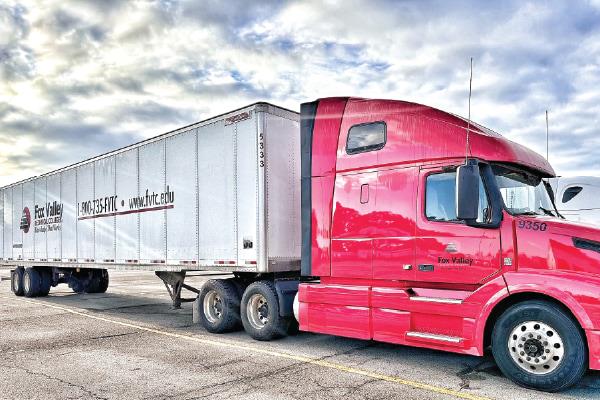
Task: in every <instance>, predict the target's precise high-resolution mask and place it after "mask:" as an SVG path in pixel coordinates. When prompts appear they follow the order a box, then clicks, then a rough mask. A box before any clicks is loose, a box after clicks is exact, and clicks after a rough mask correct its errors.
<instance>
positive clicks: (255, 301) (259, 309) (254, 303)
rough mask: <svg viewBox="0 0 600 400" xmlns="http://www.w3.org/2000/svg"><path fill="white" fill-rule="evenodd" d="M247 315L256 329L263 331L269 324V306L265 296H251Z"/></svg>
mask: <svg viewBox="0 0 600 400" xmlns="http://www.w3.org/2000/svg"><path fill="white" fill-rule="evenodd" d="M246 315H248V322H249V323H250V325H252V327H253V328H254V329H256V330H261V329H263V328H264V327H265V326H266V325H267V324H268V323H269V304H268V303H267V299H266V298H265V296H263V295H262V294H259V293H256V294H253V295H252V296H250V299H249V300H248V305H247V306H246Z"/></svg>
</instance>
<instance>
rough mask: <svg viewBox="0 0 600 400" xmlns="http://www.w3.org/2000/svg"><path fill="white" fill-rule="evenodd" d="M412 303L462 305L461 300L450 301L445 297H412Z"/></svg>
mask: <svg viewBox="0 0 600 400" xmlns="http://www.w3.org/2000/svg"><path fill="white" fill-rule="evenodd" d="M410 300H411V301H423V302H427V303H442V304H462V302H463V301H462V300H461V299H448V298H444V297H429V296H410Z"/></svg>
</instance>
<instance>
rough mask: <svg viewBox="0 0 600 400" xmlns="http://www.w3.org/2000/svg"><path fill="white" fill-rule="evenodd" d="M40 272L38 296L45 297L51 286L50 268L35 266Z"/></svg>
mask: <svg viewBox="0 0 600 400" xmlns="http://www.w3.org/2000/svg"><path fill="white" fill-rule="evenodd" d="M36 270H37V271H38V273H39V274H40V292H39V293H38V296H40V297H46V296H48V293H50V287H52V270H51V269H50V268H47V267H39V268H36Z"/></svg>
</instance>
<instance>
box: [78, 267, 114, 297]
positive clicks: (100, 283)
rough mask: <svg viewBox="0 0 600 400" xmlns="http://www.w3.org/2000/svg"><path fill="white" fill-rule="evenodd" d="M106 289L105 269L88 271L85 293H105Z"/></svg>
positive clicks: (106, 274)
mask: <svg viewBox="0 0 600 400" xmlns="http://www.w3.org/2000/svg"><path fill="white" fill-rule="evenodd" d="M107 289H108V271H107V270H105V269H94V270H91V271H90V278H89V281H88V284H87V285H84V289H83V291H84V292H85V293H105V292H106V290H107Z"/></svg>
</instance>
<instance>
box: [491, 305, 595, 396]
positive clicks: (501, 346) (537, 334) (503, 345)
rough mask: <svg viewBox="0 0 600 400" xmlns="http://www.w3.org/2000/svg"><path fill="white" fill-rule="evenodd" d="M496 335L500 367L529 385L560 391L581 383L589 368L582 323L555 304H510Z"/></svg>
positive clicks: (497, 361) (495, 328) (497, 324)
mask: <svg viewBox="0 0 600 400" xmlns="http://www.w3.org/2000/svg"><path fill="white" fill-rule="evenodd" d="M492 335H493V337H492V352H493V354H494V358H495V360H496V363H497V364H498V367H499V368H500V370H501V371H502V372H503V373H504V375H506V376H507V377H508V378H510V379H511V380H513V381H514V382H516V383H517V384H519V385H521V386H524V387H526V388H530V389H537V390H544V391H547V392H557V391H560V390H563V389H566V388H568V387H570V386H572V385H574V384H575V383H577V382H578V381H579V380H580V379H581V377H582V376H583V374H584V373H585V371H586V370H587V360H588V353H587V348H586V345H585V338H584V336H583V333H582V332H581V329H580V328H579V325H578V324H577V323H576V322H575V321H573V319H572V318H571V316H570V315H569V314H568V313H566V312H565V311H564V310H562V309H561V308H560V307H558V306H556V305H554V304H552V303H549V302H545V301H538V300H536V301H527V302H523V303H520V304H516V305H514V306H512V307H510V308H509V309H508V310H506V311H505V312H504V313H503V314H502V315H501V316H500V318H499V319H498V321H497V322H496V324H495V326H494V330H493V334H492Z"/></svg>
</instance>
